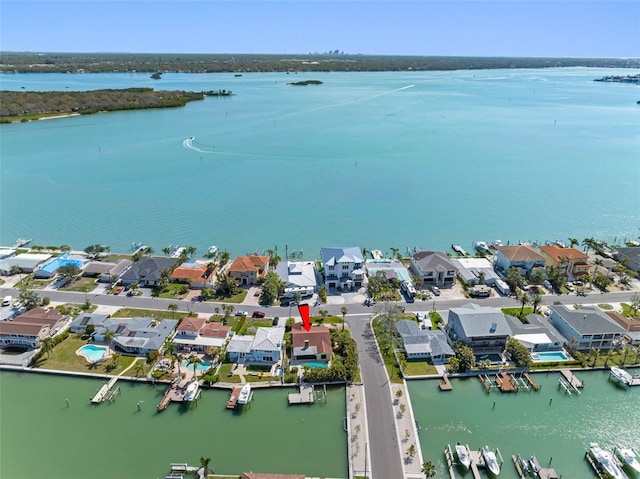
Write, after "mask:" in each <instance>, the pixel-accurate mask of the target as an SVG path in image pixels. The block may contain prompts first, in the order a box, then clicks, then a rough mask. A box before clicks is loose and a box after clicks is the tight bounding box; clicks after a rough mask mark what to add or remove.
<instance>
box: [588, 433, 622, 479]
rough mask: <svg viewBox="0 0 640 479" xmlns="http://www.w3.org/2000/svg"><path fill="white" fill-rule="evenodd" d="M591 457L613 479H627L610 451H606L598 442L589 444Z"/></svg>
mask: <svg viewBox="0 0 640 479" xmlns="http://www.w3.org/2000/svg"><path fill="white" fill-rule="evenodd" d="M589 449H590V450H591V455H592V456H593V458H594V459H595V460H596V461H598V464H600V466H601V467H602V469H603V470H604V472H606V473H607V474H609V475H610V476H611V477H612V478H613V479H625V478H626V476H625V474H624V473H623V472H622V470H621V469H620V468H619V467H618V465H617V464H616V460H615V458H614V457H613V454H611V453H610V452H609V451H605V450H604V449H601V448H600V446H598V443H597V442H592V443H591V444H589Z"/></svg>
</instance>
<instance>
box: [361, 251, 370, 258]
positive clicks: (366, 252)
mask: <svg viewBox="0 0 640 479" xmlns="http://www.w3.org/2000/svg"><path fill="white" fill-rule="evenodd" d="M368 254H369V250H368V249H367V248H362V257H363V258H364V259H365V260H366V259H367V255H368Z"/></svg>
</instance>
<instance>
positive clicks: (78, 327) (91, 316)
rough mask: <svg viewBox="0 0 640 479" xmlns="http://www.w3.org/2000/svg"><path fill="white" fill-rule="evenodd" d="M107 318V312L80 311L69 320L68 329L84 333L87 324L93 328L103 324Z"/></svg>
mask: <svg viewBox="0 0 640 479" xmlns="http://www.w3.org/2000/svg"><path fill="white" fill-rule="evenodd" d="M107 319H109V315H108V314H96V313H80V314H79V315H78V316H76V318H75V319H74V320H73V321H71V325H70V326H69V330H70V331H71V332H72V333H84V332H85V331H86V330H87V326H89V325H92V326H93V327H94V330H95V328H96V327H97V326H99V325H101V324H103V323H104V322H105V321H107Z"/></svg>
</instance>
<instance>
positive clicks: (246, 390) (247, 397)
mask: <svg viewBox="0 0 640 479" xmlns="http://www.w3.org/2000/svg"><path fill="white" fill-rule="evenodd" d="M252 397H253V394H252V393H251V384H249V383H247V384H245V385H244V386H242V389H241V390H240V394H239V395H238V404H240V405H244V404H248V403H249V401H251V398H252Z"/></svg>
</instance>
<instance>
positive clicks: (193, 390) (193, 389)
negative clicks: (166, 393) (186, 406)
mask: <svg viewBox="0 0 640 479" xmlns="http://www.w3.org/2000/svg"><path fill="white" fill-rule="evenodd" d="M199 389H200V383H199V382H198V381H192V382H190V383H189V385H188V386H187V389H186V390H185V392H184V400H185V401H187V402H191V401H193V400H194V399H195V398H196V397H197V396H198V390H199Z"/></svg>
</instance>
